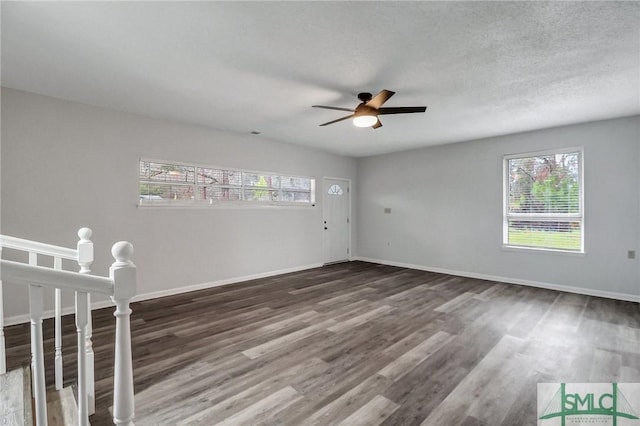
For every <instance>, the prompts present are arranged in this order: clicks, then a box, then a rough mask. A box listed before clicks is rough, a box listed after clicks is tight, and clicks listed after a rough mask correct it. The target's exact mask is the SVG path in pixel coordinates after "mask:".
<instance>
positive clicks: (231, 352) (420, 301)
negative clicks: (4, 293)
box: [6, 262, 640, 426]
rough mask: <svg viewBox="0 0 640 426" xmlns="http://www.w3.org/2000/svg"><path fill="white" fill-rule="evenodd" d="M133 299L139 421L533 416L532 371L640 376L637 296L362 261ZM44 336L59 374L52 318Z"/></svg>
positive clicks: (105, 343)
mask: <svg viewBox="0 0 640 426" xmlns="http://www.w3.org/2000/svg"><path fill="white" fill-rule="evenodd" d="M132 309H133V315H132V336H133V348H134V377H135V394H136V396H135V398H136V419H137V421H136V424H138V425H214V424H220V425H280V424H282V425H347V426H356V425H367V426H373V425H384V426H391V425H428V426H431V425H433V426H443V425H489V426H495V425H535V424H536V389H537V388H536V384H537V383H539V382H612V381H616V382H640V308H639V306H638V304H637V303H630V302H621V301H615V300H608V299H601V298H595V297H588V296H581V295H575V294H568V293H560V292H556V291H551V290H543V289H536V288H531V287H524V286H517V285H510V284H504V283H496V282H489V281H482V280H476V279H468V278H461V277H454V276H450V275H443V274H436V273H430V272H424V271H416V270H409V269H403V268H396V267H390V266H382V265H374V264H370V263H364V262H351V263H343V264H336V265H330V266H325V267H323V268H317V269H313V270H308V271H302V272H297V273H292V274H287V275H282V276H278V277H270V278H265V279H260V280H254V281H249V282H245V283H239V284H234V285H229V286H224V287H217V288H213V289H210V290H202V291H197V292H192V293H187V294H182V295H178V296H172V297H167V298H162V299H155V300H149V301H145V302H139V303H135V304H133V305H132ZM112 312H113V310H112V309H101V310H97V311H94V316H93V321H94V333H93V337H94V350H95V354H96V355H95V357H96V380H97V381H96V406H97V409H96V414H95V415H94V416H92V418H91V421H92V424H94V425H106V424H110V423H111V422H110V415H109V411H108V410H109V407H110V406H111V403H112V402H111V399H112V386H113V378H112V374H113V371H112V368H113V367H112V365H113V347H112V345H113V341H114V335H113V333H114V328H113V325H114V319H113V316H112ZM63 323H64V331H65V337H64V344H65V349H64V356H65V385H68V384H72V383H73V381H74V380H75V371H74V369H75V329H74V325H73V318H72V317H71V316H69V317H65V318H64V321H63ZM6 336H7V346H8V364H9V367H16V366H18V365H24V364H28V362H29V328H28V325H26V324H25V325H18V326H14V327H9V328H8V329H7V330H6ZM45 337H46V339H47V340H46V341H45V350H46V351H47V358H46V360H47V382H48V383H51V384H53V330H52V321H50V320H47V321H46V322H45Z"/></svg>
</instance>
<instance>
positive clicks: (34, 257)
mask: <svg viewBox="0 0 640 426" xmlns="http://www.w3.org/2000/svg"><path fill="white" fill-rule="evenodd" d="M29 265H33V266H38V253H34V252H29ZM40 291H42V289H41V290H40ZM29 294H31V289H29ZM29 304H31V299H29ZM29 306H31V305H29ZM40 311H42V309H40ZM31 318H33V316H32V317H31ZM31 338H32V339H33V321H32V326H31ZM34 354H35V348H34V346H33V340H31V371H32V372H33V373H32V374H31V383H32V385H31V396H32V397H33V398H35V397H36V376H35V371H36V364H35V356H34Z"/></svg>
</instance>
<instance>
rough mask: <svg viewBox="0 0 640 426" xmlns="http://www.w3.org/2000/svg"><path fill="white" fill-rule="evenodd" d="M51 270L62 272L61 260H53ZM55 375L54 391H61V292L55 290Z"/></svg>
mask: <svg viewBox="0 0 640 426" xmlns="http://www.w3.org/2000/svg"><path fill="white" fill-rule="evenodd" d="M53 269H57V270H59V271H61V270H62V259H61V258H59V257H54V258H53ZM54 310H55V346H56V350H55V361H54V365H55V374H56V390H61V389H62V388H63V386H64V375H63V372H62V291H61V290H60V289H59V288H56V289H55V301H54Z"/></svg>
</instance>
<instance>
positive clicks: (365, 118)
mask: <svg viewBox="0 0 640 426" xmlns="http://www.w3.org/2000/svg"><path fill="white" fill-rule="evenodd" d="M395 93H396V92H392V91H391V90H382V91H381V92H380V93H378V94H377V95H375V96H371V93H366V92H364V93H359V94H358V99H360V102H361V103H360V105H358V106H357V107H356V109H349V108H340V107H332V106H325V105H313V106H312V107H313V108H324V109H335V110H338V111H349V112H353V114H351V115H347V116H346V117H342V118H338V119H337V120H333V121H329V122H327V123H323V124H321V125H320V126H327V125H329V124H333V123H337V122H338V121H342V120H346V119H349V118H351V117H353V124H354V125H356V126H358V127H369V126H371V127H372V128H374V129H377V128H379V127H382V123H381V122H380V120H379V119H378V116H379V115H385V114H407V113H412V112H425V111H426V110H427V107H426V106H416V107H391V108H382V104H384V103H385V102H387V101H388V100H389V98H390V97H392V96H393V95H395Z"/></svg>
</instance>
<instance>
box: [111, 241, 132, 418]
mask: <svg viewBox="0 0 640 426" xmlns="http://www.w3.org/2000/svg"><path fill="white" fill-rule="evenodd" d="M111 254H112V255H113V257H114V258H115V259H116V261H115V262H114V263H113V265H111V268H109V276H110V277H111V279H112V280H113V284H114V286H113V296H112V297H111V299H112V300H113V302H114V303H115V304H116V311H115V313H114V314H113V315H114V316H115V317H116V342H115V347H116V348H115V349H116V351H115V352H116V356H115V363H114V368H113V423H114V424H116V425H126V426H134V423H133V419H134V399H133V395H134V393H133V361H132V355H131V327H130V322H129V317H130V316H131V309H130V308H129V302H130V301H131V298H132V297H133V296H134V295H135V293H136V266H135V265H134V264H133V262H132V261H131V255H132V254H133V246H132V245H131V244H130V243H128V242H126V241H119V242H117V243H115V244H114V245H113V248H112V249H111Z"/></svg>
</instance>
